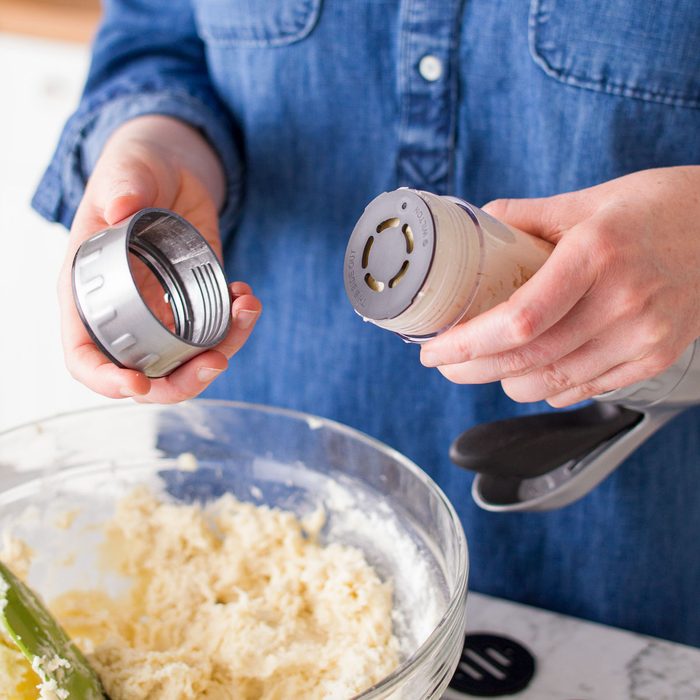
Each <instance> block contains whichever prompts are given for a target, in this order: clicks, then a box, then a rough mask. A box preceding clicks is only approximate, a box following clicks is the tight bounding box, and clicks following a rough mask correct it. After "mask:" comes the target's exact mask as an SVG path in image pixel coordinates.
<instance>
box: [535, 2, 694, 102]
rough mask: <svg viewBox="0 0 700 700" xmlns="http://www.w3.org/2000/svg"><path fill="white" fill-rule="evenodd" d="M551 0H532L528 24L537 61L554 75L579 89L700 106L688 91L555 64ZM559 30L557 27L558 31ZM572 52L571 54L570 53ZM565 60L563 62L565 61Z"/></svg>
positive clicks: (555, 45)
mask: <svg viewBox="0 0 700 700" xmlns="http://www.w3.org/2000/svg"><path fill="white" fill-rule="evenodd" d="M548 2H551V0H531V3H530V16H529V24H528V44H529V49H530V55H531V56H532V59H533V61H534V62H535V63H536V64H537V65H538V66H539V67H540V68H541V69H542V70H543V71H544V72H545V73H546V74H547V75H549V76H550V77H552V78H555V79H557V80H559V81H560V82H562V83H564V84H566V85H572V86H575V87H578V88H584V89H587V90H594V91H596V92H603V93H607V94H611V95H617V96H621V97H631V98H635V99H640V100H645V101H647V102H657V103H660V104H665V105H669V106H677V107H691V108H700V96H699V97H697V98H696V97H693V96H689V95H688V94H687V93H686V92H684V91H681V90H677V89H672V88H668V89H665V90H658V89H652V88H645V87H642V86H641V85H639V84H637V85H632V84H627V83H624V82H622V81H617V80H614V79H611V78H596V77H593V76H590V75H586V74H583V72H577V71H576V67H575V66H572V67H571V68H565V67H563V66H555V65H554V64H553V61H552V60H551V59H550V58H548V55H549V56H551V52H552V50H553V49H554V48H561V45H560V44H561V42H560V44H559V45H557V43H556V39H557V37H556V36H555V37H551V36H549V37H548V38H546V35H547V26H546V25H547V22H548V20H549V15H550V14H551V10H550V9H548V8H547V7H546V5H547V3H548ZM555 31H556V30H555ZM571 55H572V54H571V53H570V54H569V56H571ZM561 63H563V61H561Z"/></svg>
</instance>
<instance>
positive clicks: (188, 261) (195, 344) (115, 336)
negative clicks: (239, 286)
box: [72, 209, 231, 377]
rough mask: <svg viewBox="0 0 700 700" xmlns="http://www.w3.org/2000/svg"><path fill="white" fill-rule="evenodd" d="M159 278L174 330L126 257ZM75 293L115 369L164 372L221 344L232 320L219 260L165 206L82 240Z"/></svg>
mask: <svg viewBox="0 0 700 700" xmlns="http://www.w3.org/2000/svg"><path fill="white" fill-rule="evenodd" d="M130 253H131V254H133V255H135V256H136V257H137V258H139V259H140V260H141V261H142V262H143V263H145V264H146V265H147V266H148V267H149V268H150V270H151V271H152V272H153V274H154V275H155V276H156V277H157V278H158V280H159V281H160V283H161V285H162V286H163V288H164V290H165V291H166V296H165V299H166V301H167V302H168V304H169V305H170V308H171V309H172V312H173V318H174V322H175V332H174V333H173V332H171V331H170V330H169V329H168V328H166V327H165V325H163V323H161V321H159V320H158V318H156V316H155V315H154V314H153V312H152V311H151V310H150V309H149V307H148V305H147V304H146V302H145V301H144V299H143V298H142V296H141V293H140V292H139V289H138V286H137V284H136V282H135V281H134V278H133V275H132V270H131V266H130V264H129V254H130ZM72 278H73V296H74V298H75V302H76V305H77V308H78V312H79V314H80V317H81V318H82V320H83V323H84V324H85V327H86V329H87V331H88V333H89V334H90V336H91V337H92V338H93V340H94V341H95V343H96V344H97V346H98V347H99V348H100V349H101V350H102V352H104V354H105V355H107V356H108V357H109V358H110V360H112V361H113V362H114V363H116V364H117V365H119V366H120V367H128V368H131V369H137V370H140V371H141V372H143V373H144V374H146V375H147V376H149V377H162V376H165V375H167V374H170V373H171V372H172V371H173V370H174V369H176V368H177V367H179V366H180V365H181V364H183V363H184V362H186V361H187V360H189V359H190V358H192V357H194V356H195V355H198V354H199V353H201V352H203V351H204V350H207V349H208V348H212V347H214V346H215V345H217V344H218V343H220V342H221V341H222V340H223V338H224V337H225V336H226V333H227V332H228V329H229V326H230V323H231V314H230V293H229V290H228V286H227V284H226V277H225V275H224V271H223V269H222V268H221V264H220V262H219V259H218V258H217V256H216V254H215V253H214V251H213V250H212V249H211V247H210V246H209V244H208V243H207V242H206V241H205V240H204V238H203V237H202V236H201V234H200V233H199V232H198V231H197V230H196V229H195V228H194V227H193V226H192V225H191V224H190V223H188V222H187V221H185V219H183V218H182V217H180V216H178V215H177V214H175V213H174V212H172V211H168V210H167V209H142V210H141V211H139V212H137V213H136V214H134V215H133V216H131V217H129V218H128V219H125V220H124V221H122V222H121V223H120V224H118V225H117V226H114V227H112V228H108V229H105V230H104V231H100V232H99V233H97V234H95V235H94V236H92V238H89V239H88V240H86V241H85V242H84V243H83V244H82V245H81V246H80V248H79V249H78V252H77V253H76V255H75V258H74V260H73V271H72Z"/></svg>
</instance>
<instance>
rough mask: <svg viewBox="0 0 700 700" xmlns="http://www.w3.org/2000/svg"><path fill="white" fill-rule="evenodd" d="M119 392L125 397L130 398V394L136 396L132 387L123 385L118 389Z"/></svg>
mask: <svg viewBox="0 0 700 700" xmlns="http://www.w3.org/2000/svg"><path fill="white" fill-rule="evenodd" d="M119 393H120V394H121V395H122V396H125V397H126V398H131V397H132V396H136V392H135V391H134V390H133V389H129V388H128V387H126V386H123V387H122V388H121V389H119Z"/></svg>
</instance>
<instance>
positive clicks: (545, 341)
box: [421, 166, 700, 407]
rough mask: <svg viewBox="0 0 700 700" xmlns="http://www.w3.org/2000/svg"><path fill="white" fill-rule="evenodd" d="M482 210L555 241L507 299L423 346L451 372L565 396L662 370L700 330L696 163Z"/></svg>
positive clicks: (559, 400) (558, 399) (514, 389)
mask: <svg viewBox="0 0 700 700" xmlns="http://www.w3.org/2000/svg"><path fill="white" fill-rule="evenodd" d="M484 209H485V210H486V211H488V212H489V213H490V214H492V215H493V216H495V217H496V218H499V219H501V220H502V221H505V222H506V223H508V224H511V225H512V226H515V227H517V228H520V229H522V230H524V231H527V232H529V233H532V234H535V235H537V236H539V237H541V238H544V239H546V240H548V241H550V242H551V243H554V244H555V248H554V252H553V253H552V255H551V256H550V258H549V259H548V260H547V262H546V263H545V264H544V265H543V266H542V268H541V269H540V270H539V271H538V272H537V273H536V274H535V275H534V276H533V277H532V279H530V280H529V281H528V282H526V283H525V284H524V285H523V286H522V287H520V289H518V290H517V291H516V292H515V293H514V294H513V295H512V296H511V297H510V299H508V300H507V301H505V302H503V303H502V304H499V305H498V306H496V307H494V308H493V309H491V310H489V311H487V312H485V313H483V314H481V315H479V316H477V317H475V318H473V319H471V320H470V321H467V322H466V323H464V324H461V325H458V326H456V327H454V328H452V329H451V330H449V331H448V332H446V333H444V334H443V335H441V336H439V337H438V338H435V339H433V340H431V341H430V342H428V343H426V344H425V345H424V346H423V348H422V350H421V361H422V362H423V364H424V365H426V366H428V367H437V368H438V369H439V370H440V372H441V373H442V374H443V375H444V376H445V377H447V378H448V379H450V380H451V381H453V382H456V383H459V384H481V383H486V382H493V381H500V382H501V384H502V385H503V389H504V391H505V392H506V394H508V396H510V397H511V398H512V399H514V400H515V401H539V400H543V399H545V400H547V402H548V403H549V404H551V405H552V406H555V407H561V406H567V405H569V404H572V403H576V402H578V401H582V400H584V399H587V398H590V397H592V396H595V395H597V394H602V393H604V392H606V391H610V390H613V389H617V388H621V387H624V386H628V385H630V384H633V383H635V382H638V381H642V380H644V379H647V378H649V377H651V376H653V375H655V374H658V373H659V372H662V371H663V370H664V369H666V368H667V367H669V366H670V365H671V364H673V362H675V360H676V359H678V357H679V356H680V354H681V353H682V352H683V350H684V349H685V348H686V347H687V346H688V345H689V344H690V343H691V342H692V341H693V340H694V339H695V338H696V337H698V336H700V223H699V222H700V167H698V166H687V167H686V166H684V167H674V168H660V169H655V170H645V171H641V172H637V173H633V174H631V175H627V176H625V177H621V178H618V179H616V180H612V181H610V182H606V183H603V184H601V185H598V186H596V187H591V188H589V189H585V190H580V191H578V192H572V193H567V194H562V195H558V196H555V197H548V198H543V199H521V200H496V201H494V202H491V203H490V204H488V205H486V206H485V207H484Z"/></svg>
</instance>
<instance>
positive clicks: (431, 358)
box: [420, 350, 438, 367]
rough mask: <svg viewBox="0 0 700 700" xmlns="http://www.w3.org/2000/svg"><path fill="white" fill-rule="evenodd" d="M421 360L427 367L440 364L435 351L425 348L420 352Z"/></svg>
mask: <svg viewBox="0 0 700 700" xmlns="http://www.w3.org/2000/svg"><path fill="white" fill-rule="evenodd" d="M420 361H421V363H422V364H423V365H424V366H425V367H436V366H437V364H438V357H437V355H436V354H435V353H434V352H430V351H429V350H423V352H421V354H420Z"/></svg>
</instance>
